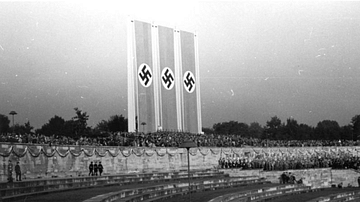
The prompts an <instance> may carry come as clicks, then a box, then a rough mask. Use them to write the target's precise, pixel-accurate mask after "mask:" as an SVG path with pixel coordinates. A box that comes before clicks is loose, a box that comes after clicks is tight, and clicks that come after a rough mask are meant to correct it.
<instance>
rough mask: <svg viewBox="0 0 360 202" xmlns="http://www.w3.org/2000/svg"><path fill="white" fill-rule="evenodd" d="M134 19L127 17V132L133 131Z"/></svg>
mask: <svg viewBox="0 0 360 202" xmlns="http://www.w3.org/2000/svg"><path fill="white" fill-rule="evenodd" d="M133 36H134V21H133V20H132V19H131V18H130V17H128V19H127V46H128V47H127V85H128V132H135V85H134V83H135V82H134V61H135V56H134V38H133Z"/></svg>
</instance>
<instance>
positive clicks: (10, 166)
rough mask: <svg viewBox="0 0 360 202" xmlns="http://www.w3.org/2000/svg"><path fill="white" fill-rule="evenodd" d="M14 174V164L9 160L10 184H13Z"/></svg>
mask: <svg viewBox="0 0 360 202" xmlns="http://www.w3.org/2000/svg"><path fill="white" fill-rule="evenodd" d="M12 172H13V164H12V163H11V160H9V164H8V182H13V177H12Z"/></svg>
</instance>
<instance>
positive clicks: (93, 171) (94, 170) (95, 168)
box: [89, 161, 104, 176]
mask: <svg viewBox="0 0 360 202" xmlns="http://www.w3.org/2000/svg"><path fill="white" fill-rule="evenodd" d="M103 170H104V167H103V166H102V164H101V161H99V163H96V162H95V163H94V164H93V162H92V161H91V162H90V165H89V176H98V172H99V176H101V174H102V173H103Z"/></svg>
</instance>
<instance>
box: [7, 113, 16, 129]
mask: <svg viewBox="0 0 360 202" xmlns="http://www.w3.org/2000/svg"><path fill="white" fill-rule="evenodd" d="M9 114H10V115H12V121H13V133H14V130H15V124H14V116H15V115H16V114H17V113H16V112H15V111H11V112H10V113H9Z"/></svg>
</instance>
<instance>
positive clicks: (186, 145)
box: [180, 140, 197, 202]
mask: <svg viewBox="0 0 360 202" xmlns="http://www.w3.org/2000/svg"><path fill="white" fill-rule="evenodd" d="M193 147H197V145H196V144H195V142H193V141H190V140H187V141H185V142H183V143H182V144H181V145H180V148H186V150H187V159H188V181H189V199H190V200H189V202H191V187H190V186H191V185H190V155H189V153H190V152H189V150H190V148H193Z"/></svg>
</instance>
